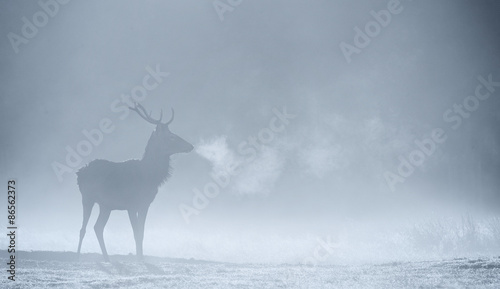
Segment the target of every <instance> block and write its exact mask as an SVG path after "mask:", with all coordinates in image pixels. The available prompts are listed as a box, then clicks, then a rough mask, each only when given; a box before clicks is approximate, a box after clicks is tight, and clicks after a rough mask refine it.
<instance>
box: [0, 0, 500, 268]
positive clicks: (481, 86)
mask: <svg viewBox="0 0 500 289" xmlns="http://www.w3.org/2000/svg"><path fill="white" fill-rule="evenodd" d="M46 2H47V1H41V2H40V3H46ZM48 2H50V1H48ZM50 3H52V2H50ZM54 3H57V7H58V8H57V11H56V12H54V11H55V10H54V9H55V8H54V7H49V8H46V9H52V10H50V11H51V13H52V14H53V16H52V15H50V13H49V14H47V13H48V12H47V13H46V14H45V15H49V16H48V17H47V20H46V21H45V22H46V23H45V24H44V18H43V17H41V18H40V16H36V15H37V14H36V13H37V12H39V11H46V10H44V8H43V7H45V6H43V5H42V4H39V3H37V2H36V1H30V2H28V1H22V2H21V1H15V2H14V1H4V2H2V3H1V4H0V7H1V9H0V21H1V26H0V29H1V33H0V34H1V35H4V37H3V38H2V39H3V40H2V41H1V42H0V55H1V57H0V64H1V66H0V67H1V69H0V74H1V79H2V80H1V82H2V85H1V86H0V92H1V93H0V95H1V108H0V109H1V114H0V115H1V118H2V121H0V132H1V135H2V137H1V138H0V145H1V148H2V149H1V152H2V153H1V160H2V161H1V164H0V174H1V175H2V180H4V181H5V182H6V181H7V180H8V179H11V178H14V179H16V180H17V183H18V189H17V190H18V192H17V213H16V214H17V215H16V216H17V224H18V248H19V250H24V251H30V250H35V251H36V250H44V251H71V252H75V251H76V249H77V245H78V237H79V232H80V227H81V222H82V200H81V193H80V191H79V187H78V185H77V179H76V172H77V171H78V170H79V169H81V168H82V167H84V166H85V165H87V164H88V163H90V162H91V161H92V160H95V159H104V160H109V161H113V162H122V161H126V160H130V159H140V158H142V156H143V154H144V151H145V148H146V144H147V142H148V139H149V137H150V135H151V134H152V133H153V131H154V129H155V126H154V125H152V124H150V123H148V122H146V121H144V119H142V118H141V117H139V115H138V114H136V113H135V112H133V111H131V110H129V109H128V107H129V106H131V105H133V103H134V102H138V103H140V104H141V105H143V106H144V107H145V108H146V110H147V112H148V113H149V112H150V113H151V116H152V117H154V118H159V116H160V112H161V111H162V115H163V119H164V120H168V118H170V116H171V114H172V112H171V108H173V109H174V110H175V119H174V121H173V122H172V124H170V126H169V129H170V131H171V132H173V133H175V134H176V135H178V136H180V137H182V138H183V139H184V140H186V141H188V142H190V143H191V144H192V145H193V146H194V150H193V151H192V152H190V153H186V154H175V155H173V156H172V158H171V167H172V170H171V175H172V176H171V177H170V178H169V179H168V180H167V182H166V183H165V184H164V185H163V186H161V187H160V188H159V192H158V194H157V196H156V198H155V199H154V201H153V202H152V204H151V206H150V207H149V214H148V216H147V219H146V226H145V236H144V253H145V255H150V256H158V257H171V258H181V259H190V258H194V259H198V260H210V261H217V262H232V263H259V264H260V263H267V264H284V263H287V264H300V263H303V262H304V260H306V262H307V260H309V259H307V258H309V257H310V256H311V254H313V252H314V250H315V247H316V246H318V244H319V243H318V242H320V241H318V240H323V241H324V242H328V243H329V244H335V246H334V249H332V250H331V252H330V251H329V253H328V257H327V258H326V257H325V259H324V260H323V261H321V262H322V264H351V263H362V264H365V263H373V262H375V263H376V262H392V261H408V260H431V259H432V260H434V259H441V258H457V257H471V256H472V257H477V256H492V255H495V254H497V256H498V254H499V253H500V242H499V241H500V234H499V232H500V231H499V230H498V228H500V216H499V212H500V191H499V188H500V183H499V180H500V178H499V176H500V153H499V152H500V131H499V129H498V128H499V123H500V112H499V106H500V100H499V97H500V84H499V82H500V70H499V64H500V58H499V56H500V53H499V49H500V39H499V36H498V31H499V30H498V29H499V28H500V20H499V18H498V17H497V15H498V11H499V10H498V9H499V8H500V7H499V6H498V3H497V2H495V1H487V0H484V1H466V0H457V1H451V0H446V1H409V0H407V1H403V0H401V1H378V0H377V1H368V0H363V1H356V2H352V1H343V0H339V1H314V2H305V1H282V0H279V1H215V2H211V1H194V0H188V1H146V2H142V1H141V2H139V1H118V0H110V1H68V2H67V3H64V4H63V1H61V2H54ZM382 10H383V11H385V12H386V13H385V14H384V13H381V12H380V11H382ZM47 11H49V10H47ZM387 11H388V12H387ZM38 15H41V14H38ZM23 17H25V20H23ZM34 17H35V18H34ZM37 17H39V18H37ZM384 17H385V18H384ZM26 21H28V22H29V23H31V24H26V23H27V22H26ZM36 23H38V24H40V25H38V24H37V25H35V24H36ZM370 23H371V24H370ZM373 23H375V24H373ZM42 24H43V25H42ZM26 25H28V26H30V25H33V27H35V29H36V32H34V31H33V29H31V30H30V27H28V26H26ZM370 25H371V26H370ZM25 26H26V27H25ZM23 33H24V34H23ZM14 34H15V36H14ZM26 34H27V35H26ZM5 201H6V198H5V197H4V198H2V201H1V202H2V204H4V205H6V203H4V202H5ZM4 205H2V207H5V206H4ZM98 207H99V206H98V205H96V206H94V209H93V212H92V215H91V219H90V222H89V226H88V228H87V235H86V237H85V239H84V241H83V246H82V252H83V253H100V252H101V250H100V248H99V244H98V241H97V239H96V237H95V234H94V232H93V230H92V227H93V226H94V223H95V222H96V219H97V216H98V214H99V209H98ZM0 217H1V218H2V219H3V220H6V219H7V211H6V210H5V209H2V210H0ZM104 239H105V242H106V246H107V249H108V252H109V254H110V255H114V254H121V255H128V254H129V253H130V254H135V243H134V235H133V232H132V228H131V226H130V222H129V217H128V215H127V213H126V211H112V213H111V217H110V219H109V222H108V223H107V225H106V228H105V231H104ZM8 241H9V240H8V237H7V236H6V235H5V234H3V235H2V236H0V247H1V248H2V249H4V248H7V244H8Z"/></svg>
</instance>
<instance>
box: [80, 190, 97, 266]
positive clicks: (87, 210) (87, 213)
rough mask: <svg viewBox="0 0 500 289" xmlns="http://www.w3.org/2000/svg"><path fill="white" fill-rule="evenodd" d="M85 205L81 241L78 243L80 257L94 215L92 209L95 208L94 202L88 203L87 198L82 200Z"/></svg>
mask: <svg viewBox="0 0 500 289" xmlns="http://www.w3.org/2000/svg"><path fill="white" fill-rule="evenodd" d="M82 205H83V222H82V228H81V229H80V241H79V242H78V251H77V254H78V256H79V255H80V251H81V249H82V242H83V238H84V237H85V232H86V231H87V224H88V223H89V218H90V214H91V213H92V207H93V206H94V202H92V201H88V200H87V199H85V198H82Z"/></svg>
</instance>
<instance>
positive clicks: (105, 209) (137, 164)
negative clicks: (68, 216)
mask: <svg viewBox="0 0 500 289" xmlns="http://www.w3.org/2000/svg"><path fill="white" fill-rule="evenodd" d="M130 109H131V110H133V111H135V112H137V114H139V116H141V117H142V118H143V119H144V120H146V121H147V122H149V123H151V124H154V125H156V129H155V130H154V131H153V133H152V134H151V137H150V138H149V141H148V144H147V145H146V150H145V152H144V155H143V157H142V159H140V160H128V161H125V162H120V163H115V162H111V161H107V160H99V159H98V160H94V161H92V162H90V163H89V164H88V165H86V166H85V167H83V168H81V169H80V170H79V171H78V172H77V180H78V187H79V188H80V192H81V194H82V204H83V224H82V228H81V230H80V241H79V243H78V255H79V254H80V250H81V247H82V241H83V238H84V237H85V232H86V228H87V224H88V221H89V218H90V214H91V212H92V208H93V207H94V204H95V203H97V204H99V217H98V218H97V221H96V223H95V226H94V231H95V234H96V236H97V240H98V241H99V246H100V247H101V251H102V255H103V257H104V260H105V261H108V262H109V257H108V253H107V251H106V246H105V244H104V238H103V232H104V227H105V226H106V223H107V222H108V219H109V215H110V213H111V211H112V210H127V211H128V215H129V219H130V223H131V225H132V229H133V231H134V239H135V245H136V255H137V257H138V258H139V259H142V258H143V251H142V243H143V239H144V224H145V222H146V216H147V214H148V209H149V205H150V204H151V202H153V200H154V198H155V196H156V194H157V193H158V188H159V187H160V186H161V185H162V184H163V183H165V181H166V180H167V179H168V177H169V176H170V156H171V155H173V154H176V153H187V152H190V151H192V150H193V146H192V145H191V144H190V143H188V142H187V141H185V140H184V139H182V138H181V137H179V136H178V135H176V134H174V133H172V132H171V131H170V129H169V127H168V126H169V124H170V123H172V121H173V120H174V110H173V109H172V117H171V118H170V120H169V121H168V122H166V123H162V122H161V119H162V115H163V114H160V119H159V120H155V119H153V118H152V117H151V113H149V114H148V113H146V109H144V107H143V106H142V105H140V104H137V103H136V104H135V107H130Z"/></svg>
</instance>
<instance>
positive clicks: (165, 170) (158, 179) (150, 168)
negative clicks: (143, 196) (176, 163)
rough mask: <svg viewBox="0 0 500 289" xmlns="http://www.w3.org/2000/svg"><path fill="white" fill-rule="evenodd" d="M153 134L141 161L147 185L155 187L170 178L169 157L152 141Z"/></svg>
mask: <svg viewBox="0 0 500 289" xmlns="http://www.w3.org/2000/svg"><path fill="white" fill-rule="evenodd" d="M154 137H155V136H154V132H153V134H152V135H151V137H150V138H149V141H148V144H147V145H146V151H145V152H144V155H143V157H142V159H141V165H142V172H143V175H144V176H145V179H146V180H147V182H148V185H149V184H150V185H153V186H155V187H159V186H161V185H162V184H163V183H165V182H166V181H167V179H168V178H169V177H170V172H171V167H170V155H168V154H165V153H164V150H161V149H159V148H160V146H159V144H158V143H157V142H155V139H154Z"/></svg>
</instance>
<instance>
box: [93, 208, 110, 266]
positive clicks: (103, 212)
mask: <svg viewBox="0 0 500 289" xmlns="http://www.w3.org/2000/svg"><path fill="white" fill-rule="evenodd" d="M110 213H111V210H110V209H108V208H106V207H102V206H100V205H99V217H97V221H96V222H95V225H94V231H95V235H96V236H97V240H98V241H99V246H100V247H101V251H102V256H103V257H104V260H105V261H107V262H109V257H108V252H107V251H106V245H105V244H104V237H103V233H104V226H106V223H107V222H108V219H109V214H110Z"/></svg>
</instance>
